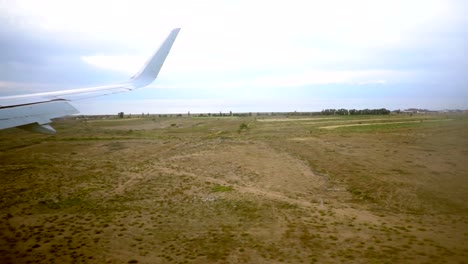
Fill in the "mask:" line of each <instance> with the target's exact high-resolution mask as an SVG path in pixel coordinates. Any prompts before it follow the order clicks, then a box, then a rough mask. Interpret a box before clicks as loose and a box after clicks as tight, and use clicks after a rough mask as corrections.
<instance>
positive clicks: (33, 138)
mask: <svg viewBox="0 0 468 264" xmlns="http://www.w3.org/2000/svg"><path fill="white" fill-rule="evenodd" d="M54 126H55V127H56V128H57V130H58V134H57V135H55V136H45V135H40V134H32V133H29V132H25V131H22V130H19V129H8V130H3V131H0V191H1V196H0V197H1V199H0V258H1V259H0V262H1V263H66V262H73V263H84V262H86V263H337V262H338V263H339V262H342V263H467V262H468V203H467V201H468V116H467V115H433V116H428V115H413V116H409V115H392V116H352V117H347V116H346V117H338V116H328V117H304V116H302V117H297V118H295V117H286V116H284V117H278V116H275V117H271V118H270V117H255V116H252V117H167V118H163V117H149V118H138V119H137V118H135V119H106V120H88V121H83V120H73V119H66V120H58V121H56V122H55V123H54Z"/></svg>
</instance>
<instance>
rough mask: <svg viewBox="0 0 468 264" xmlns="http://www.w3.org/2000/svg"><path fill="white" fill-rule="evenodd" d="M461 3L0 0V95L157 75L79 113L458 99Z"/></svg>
mask: <svg viewBox="0 0 468 264" xmlns="http://www.w3.org/2000/svg"><path fill="white" fill-rule="evenodd" d="M466 2H467V1H463V0H421V1H419V0H405V1H400V0H388V1H387V0H369V1H364V0H332V1H310V0H309V1H294V0H289V1H255V0H248V1H247V0H246V1H243V0H236V1H222V0H217V1H204V0H199V1H188V0H187V1H183V0H180V1H177V0H176V1H154V0H148V1H116V0H114V1H95V0H80V1H52V0H41V1H34V0H29V1H27V0H24V1H23V0H15V1H8V0H0V96H3V95H13V94H22V93H34V92H44V91H53V90H60V89H70V88H81V87H88V86H93V85H100V84H109V83H118V82H121V81H125V80H126V79H127V78H129V77H130V76H132V75H133V74H134V73H136V72H137V71H138V70H139V68H140V67H141V66H142V64H144V62H145V61H146V60H147V59H148V57H149V56H150V55H152V53H153V52H154V51H155V50H156V49H157V48H158V47H159V45H160V43H161V42H162V41H163V40H164V38H165V37H166V35H167V34H168V33H169V32H170V30H171V29H173V28H175V27H181V28H182V29H181V31H180V33H179V37H178V38H177V40H176V42H175V44H174V46H173V48H172V50H171V52H170V54H169V56H168V58H167V60H166V63H165V64H164V66H163V68H162V71H161V72H160V75H159V77H158V79H157V80H156V81H155V82H154V83H153V84H152V85H151V86H149V87H148V88H144V89H141V90H138V91H135V92H131V93H123V94H118V95H113V96H105V97H99V98H95V99H91V100H86V101H77V102H76V103H74V105H75V106H76V107H77V108H78V109H79V110H80V111H81V112H82V113H84V114H115V113H117V112H120V111H123V112H125V113H142V112H144V113H147V112H150V113H171V112H172V113H173V112H182V113H186V112H188V111H191V112H192V113H195V112H219V111H223V112H228V111H234V112H250V111H252V112H259V111H295V110H296V111H316V110H322V109H325V108H341V107H343V108H357V109H361V108H381V107H385V108H388V109H404V108H410V107H418V108H428V109H455V108H458V109H468V73H467V70H468V48H467V47H468V43H467V40H468V16H467V15H466V14H468V5H467V4H466Z"/></svg>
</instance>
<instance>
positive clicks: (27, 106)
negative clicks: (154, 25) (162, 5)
mask: <svg viewBox="0 0 468 264" xmlns="http://www.w3.org/2000/svg"><path fill="white" fill-rule="evenodd" d="M179 31H180V28H175V29H173V30H172V31H171V33H169V35H168V36H167V38H166V40H165V41H164V42H163V43H162V45H161V46H160V47H159V49H158V50H157V51H156V52H155V53H154V55H153V56H152V57H151V58H150V59H149V60H148V62H147V63H146V64H145V65H144V66H143V67H142V69H141V70H140V71H139V72H138V73H137V74H135V75H134V76H133V77H132V78H130V80H128V81H127V82H124V83H120V84H114V85H106V86H99V87H90V88H81V89H73V90H64V91H56V92H48V93H36V94H26V95H17V96H5V97H0V129H5V128H10V127H18V128H21V129H25V130H29V131H33V132H39V133H45V134H55V130H54V129H53V128H52V127H51V126H50V125H49V124H50V123H51V122H52V121H51V119H53V118H57V117H62V116H66V115H71V114H77V113H79V112H78V110H76V109H75V108H74V107H73V106H72V105H71V104H69V101H73V100H79V99H85V98H91V97H96V96H102V95H109V94H115V93H121V92H128V91H132V90H135V89H138V88H142V87H145V86H147V85H149V84H150V83H152V82H153V81H154V80H155V79H156V77H157V76H158V74H159V71H160V70H161V68H162V65H163V64H164V61H165V60H166V57H167V55H168V54H169V51H170V50H171V47H172V44H173V43H174V41H175V39H176V37H177V35H178V34H179Z"/></svg>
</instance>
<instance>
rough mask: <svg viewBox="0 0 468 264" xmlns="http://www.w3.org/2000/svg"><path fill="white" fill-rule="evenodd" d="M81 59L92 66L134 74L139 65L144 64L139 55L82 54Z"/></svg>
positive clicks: (142, 58) (143, 59)
mask: <svg viewBox="0 0 468 264" xmlns="http://www.w3.org/2000/svg"><path fill="white" fill-rule="evenodd" d="M81 59H82V60H83V61H84V62H86V63H88V64H91V65H93V66H96V67H99V68H103V69H108V70H113V71H118V72H123V73H128V74H135V73H137V72H138V70H139V69H140V67H142V66H143V65H144V62H145V58H144V57H140V56H131V55H124V56H106V55H95V56H82V57H81Z"/></svg>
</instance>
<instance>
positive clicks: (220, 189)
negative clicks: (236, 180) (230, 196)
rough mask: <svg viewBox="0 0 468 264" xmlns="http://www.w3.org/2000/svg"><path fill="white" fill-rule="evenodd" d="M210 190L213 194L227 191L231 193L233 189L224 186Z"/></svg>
mask: <svg viewBox="0 0 468 264" xmlns="http://www.w3.org/2000/svg"><path fill="white" fill-rule="evenodd" d="M211 190H212V191H213V192H229V191H232V190H234V188H233V187H232V186H225V185H219V184H217V185H215V186H213V187H212V188H211Z"/></svg>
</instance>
